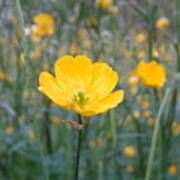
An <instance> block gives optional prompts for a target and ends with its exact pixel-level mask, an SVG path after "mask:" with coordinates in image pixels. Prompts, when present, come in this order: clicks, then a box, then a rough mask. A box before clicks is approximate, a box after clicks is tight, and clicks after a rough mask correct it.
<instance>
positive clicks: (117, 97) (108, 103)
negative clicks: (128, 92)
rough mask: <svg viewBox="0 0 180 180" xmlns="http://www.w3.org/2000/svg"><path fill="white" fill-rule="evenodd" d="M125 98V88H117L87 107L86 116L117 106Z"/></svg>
mask: <svg viewBox="0 0 180 180" xmlns="http://www.w3.org/2000/svg"><path fill="white" fill-rule="evenodd" d="M123 99H124V91H123V90H117V91H115V92H113V93H111V94H110V95H108V96H107V97H105V98H104V99H102V100H101V101H99V102H96V103H95V104H93V105H90V106H89V107H87V108H86V111H84V114H83V115H84V116H92V115H96V114H101V113H104V112H106V111H108V110H109V109H112V108H114V107H116V106H117V105H118V104H119V103H121V102H122V101H123Z"/></svg>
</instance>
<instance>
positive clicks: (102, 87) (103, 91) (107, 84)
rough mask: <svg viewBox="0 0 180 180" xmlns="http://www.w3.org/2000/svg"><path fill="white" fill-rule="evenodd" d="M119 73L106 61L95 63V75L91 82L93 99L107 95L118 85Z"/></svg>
mask: <svg viewBox="0 0 180 180" xmlns="http://www.w3.org/2000/svg"><path fill="white" fill-rule="evenodd" d="M117 82H118V74H117V73H116V72H115V71H113V70H112V68H111V67H110V66H109V65H107V64H106V63H101V62H98V63H95V64H93V77H92V79H91V84H90V89H89V92H90V96H91V98H92V101H94V100H100V99H103V98H104V97H106V96H107V95H108V94H109V93H110V92H111V91H112V90H113V89H114V87H115V86H116V84H117Z"/></svg>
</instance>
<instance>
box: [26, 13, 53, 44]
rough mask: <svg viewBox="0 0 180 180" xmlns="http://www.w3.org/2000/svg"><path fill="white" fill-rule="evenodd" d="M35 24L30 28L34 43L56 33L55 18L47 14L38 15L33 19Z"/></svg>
mask: <svg viewBox="0 0 180 180" xmlns="http://www.w3.org/2000/svg"><path fill="white" fill-rule="evenodd" d="M33 22H34V24H33V25H32V26H31V28H30V32H31V34H30V37H31V40H32V41H33V42H38V41H40V40H41V36H45V35H50V34H53V33H54V31H55V27H54V23H55V21H54V18H53V17H52V16H51V15H49V14H45V13H40V14H37V15H35V16H34V17H33Z"/></svg>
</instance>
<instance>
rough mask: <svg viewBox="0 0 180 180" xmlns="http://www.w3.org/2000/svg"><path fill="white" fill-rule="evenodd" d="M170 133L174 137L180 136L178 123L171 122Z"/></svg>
mask: <svg viewBox="0 0 180 180" xmlns="http://www.w3.org/2000/svg"><path fill="white" fill-rule="evenodd" d="M172 133H173V135H175V136H177V135H180V122H173V124H172Z"/></svg>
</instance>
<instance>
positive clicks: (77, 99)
mask: <svg viewBox="0 0 180 180" xmlns="http://www.w3.org/2000/svg"><path fill="white" fill-rule="evenodd" d="M87 100H88V97H86V96H85V94H84V93H83V92H78V93H77V94H75V95H74V101H75V102H76V103H78V104H84V103H85V102H87Z"/></svg>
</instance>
